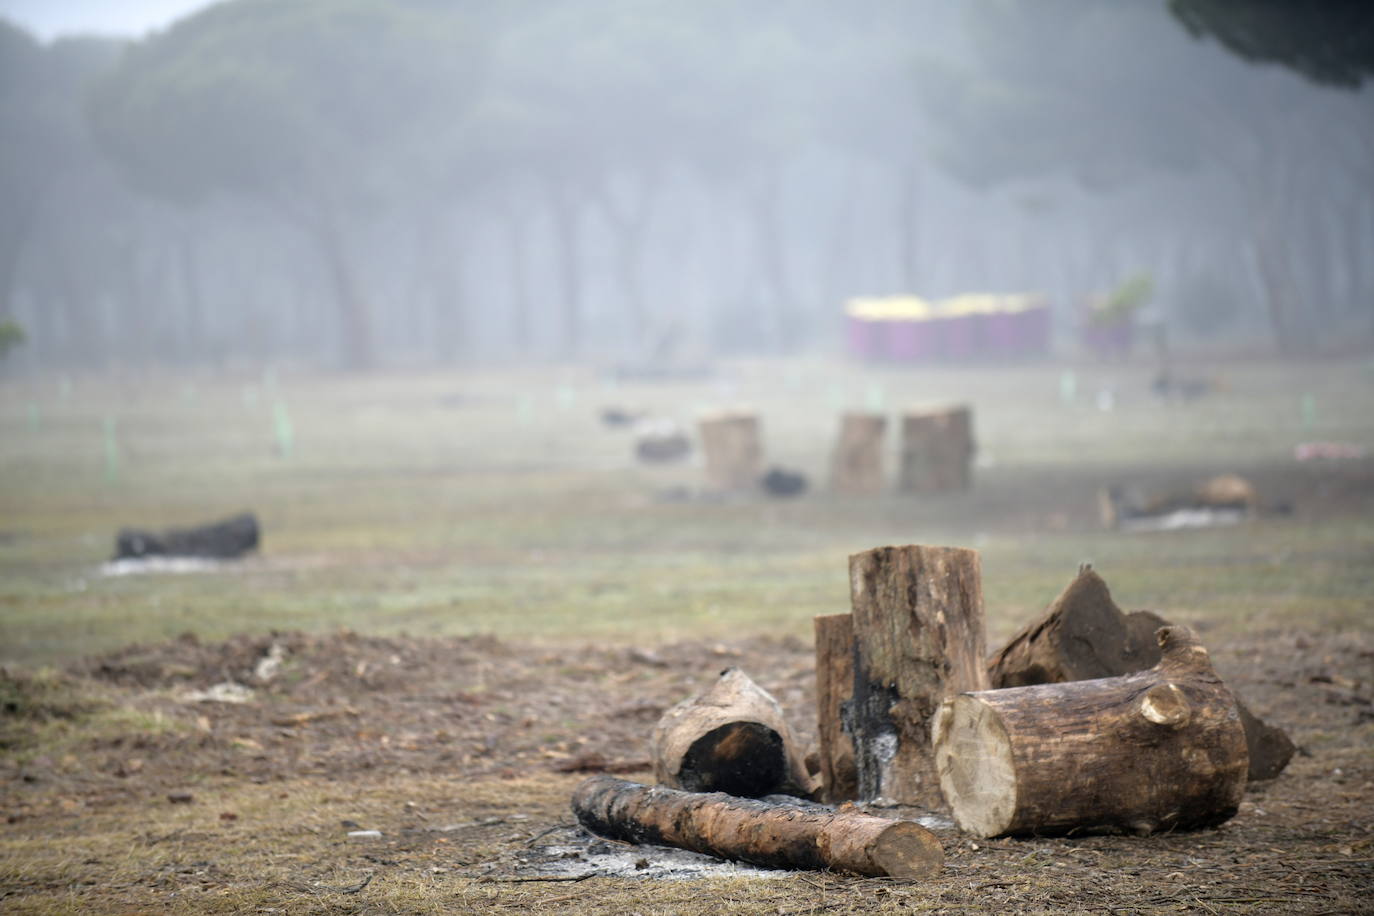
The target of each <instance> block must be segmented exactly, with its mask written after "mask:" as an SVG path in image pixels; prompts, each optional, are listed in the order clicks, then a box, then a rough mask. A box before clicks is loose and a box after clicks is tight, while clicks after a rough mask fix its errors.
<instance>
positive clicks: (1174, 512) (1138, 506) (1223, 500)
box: [1097, 474, 1260, 530]
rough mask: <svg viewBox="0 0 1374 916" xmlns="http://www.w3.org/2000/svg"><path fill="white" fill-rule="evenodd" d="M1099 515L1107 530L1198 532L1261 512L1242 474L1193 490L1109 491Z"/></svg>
mask: <svg viewBox="0 0 1374 916" xmlns="http://www.w3.org/2000/svg"><path fill="white" fill-rule="evenodd" d="M1097 499H1098V511H1099V514H1100V515H1101V518H1102V525H1103V527H1106V528H1129V529H1147V530H1148V529H1160V528H1166V529H1167V528H1196V527H1202V526H1206V525H1223V524H1230V523H1234V522H1238V521H1242V520H1244V519H1247V518H1251V517H1253V516H1254V515H1255V514H1256V513H1258V512H1259V508H1260V506H1259V496H1258V495H1257V494H1256V492H1255V487H1254V485H1253V484H1252V483H1250V481H1248V480H1246V479H1245V478H1244V477H1241V476H1240V475H1238V474H1219V475H1217V476H1216V477H1209V478H1208V479H1206V480H1203V481H1200V482H1198V483H1197V484H1195V485H1194V486H1193V487H1191V488H1187V487H1179V488H1174V489H1151V490H1147V489H1144V488H1142V487H1140V486H1137V485H1125V486H1121V485H1117V486H1110V487H1105V488H1103V489H1102V490H1100V491H1099V492H1098V497H1097Z"/></svg>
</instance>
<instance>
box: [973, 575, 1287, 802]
mask: <svg viewBox="0 0 1374 916" xmlns="http://www.w3.org/2000/svg"><path fill="white" fill-rule="evenodd" d="M1168 625H1169V624H1168V622H1167V621H1166V620H1164V619H1163V618H1161V617H1160V616H1159V615H1157V614H1153V613H1151V612H1150V611H1133V612H1131V613H1130V614H1123V613H1122V612H1121V609H1120V608H1119V607H1117V606H1116V603H1115V602H1114V601H1112V595H1111V592H1110V591H1108V589H1107V583H1106V582H1104V581H1103V580H1102V577H1101V576H1099V575H1098V574H1097V573H1096V572H1094V571H1093V569H1092V568H1091V567H1089V566H1084V567H1082V568H1081V569H1079V571H1078V577H1077V578H1075V579H1074V580H1073V582H1071V583H1069V587H1068V588H1066V589H1064V591H1063V593H1061V594H1060V595H1059V597H1058V598H1056V599H1055V600H1054V602H1053V603H1052V604H1050V606H1049V607H1048V608H1047V609H1046V610H1045V613H1044V614H1042V615H1041V616H1040V617H1039V618H1038V619H1037V620H1034V621H1032V622H1031V623H1030V624H1028V625H1027V626H1025V627H1024V628H1023V629H1022V630H1021V631H1020V632H1019V633H1017V634H1016V635H1015V636H1013V637H1012V638H1011V640H1010V641H1009V642H1008V643H1007V644H1006V645H1005V646H1003V647H1002V648H1001V649H1000V650H998V652H997V653H996V654H994V655H993V656H992V658H991V659H990V660H989V661H988V676H989V679H990V680H991V682H992V686H993V687H1022V686H1025V685H1028V684H1056V683H1062V682H1064V681H1083V680H1088V679H1089V678H1098V677H1115V676H1117V675H1122V674H1130V673H1131V672H1134V671H1141V670H1144V669H1145V668H1149V667H1150V666H1151V665H1154V664H1156V663H1157V662H1158V661H1159V646H1158V644H1157V643H1156V641H1155V638H1154V634H1155V632H1156V631H1157V630H1158V629H1159V628H1160V627H1163V626H1168ZM1236 708H1237V710H1238V711H1239V713H1240V720H1241V724H1242V725H1243V726H1244V727H1245V743H1246V745H1247V747H1248V749H1249V758H1250V768H1249V778H1250V779H1252V780H1255V779H1273V778H1274V777H1275V776H1277V775H1279V773H1281V772H1282V771H1283V768H1284V767H1286V766H1287V765H1288V761H1289V759H1290V758H1292V756H1293V751H1294V750H1295V748H1294V746H1293V742H1292V741H1291V740H1289V738H1288V735H1287V733H1285V732H1284V731H1283V729H1281V728H1277V727H1275V726H1272V725H1267V724H1265V723H1264V722H1263V721H1262V720H1260V719H1259V718H1257V717H1256V716H1255V715H1254V714H1253V713H1252V712H1250V710H1249V709H1248V708H1246V706H1245V704H1244V703H1243V702H1241V700H1240V698H1239V697H1237V698H1236Z"/></svg>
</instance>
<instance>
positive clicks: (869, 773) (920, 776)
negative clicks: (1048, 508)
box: [843, 546, 988, 808]
mask: <svg viewBox="0 0 1374 916" xmlns="http://www.w3.org/2000/svg"><path fill="white" fill-rule="evenodd" d="M849 581H850V589H851V592H850V594H851V599H852V603H853V608H854V644H855V655H854V695H853V698H852V699H851V700H850V702H849V703H848V705H847V706H846V707H845V710H844V713H843V719H844V725H845V730H846V731H847V732H848V733H849V736H850V738H851V740H852V741H853V742H854V758H855V770H856V780H857V790H858V797H859V798H862V799H874V798H879V797H885V798H890V799H892V800H894V801H897V802H901V803H904V804H915V805H923V806H925V807H928V808H939V807H941V806H942V804H943V802H942V799H941V796H940V790H939V780H938V779H937V777H936V774H935V768H934V762H933V760H932V758H931V751H930V727H929V724H930V718H931V717H932V716H933V715H934V714H935V710H936V708H937V707H938V706H939V705H940V702H941V701H942V700H944V699H946V698H947V697H950V696H953V695H955V694H957V693H961V692H963V691H966V690H983V689H986V688H987V686H988V680H987V671H986V669H985V668H984V663H983V656H984V654H985V651H986V650H985V636H984V630H983V591H982V582H981V572H980V563H979V557H978V553H977V552H976V551H973V550H965V549H962V548H958V547H921V546H909V547H879V548H877V549H874V550H870V551H867V552H865V553H860V554H855V555H854V556H851V557H850V558H849Z"/></svg>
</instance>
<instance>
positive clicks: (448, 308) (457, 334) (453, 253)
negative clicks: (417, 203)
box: [419, 208, 471, 363]
mask: <svg viewBox="0 0 1374 916" xmlns="http://www.w3.org/2000/svg"><path fill="white" fill-rule="evenodd" d="M419 233H420V251H421V252H423V255H422V257H423V258H424V265H425V267H424V270H425V274H426V278H427V280H428V286H429V301H430V304H431V307H432V308H433V323H432V325H431V326H432V327H433V329H434V339H433V341H432V344H433V349H434V355H435V356H437V357H438V358H439V360H440V361H442V362H445V363H449V362H452V361H453V360H454V358H455V357H457V356H459V355H460V354H463V353H466V352H468V351H469V350H470V349H471V347H470V341H469V340H468V334H469V332H470V325H469V322H468V315H467V308H466V304H465V302H464V284H463V263H464V253H463V246H462V242H461V241H460V239H459V238H458V235H459V234H458V231H457V229H456V227H455V226H454V223H453V219H452V217H450V216H448V215H446V214H442V213H436V212H435V211H434V210H433V209H432V208H424V209H423V210H422V212H421V216H420V226H419Z"/></svg>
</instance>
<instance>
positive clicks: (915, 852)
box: [572, 776, 944, 878]
mask: <svg viewBox="0 0 1374 916" xmlns="http://www.w3.org/2000/svg"><path fill="white" fill-rule="evenodd" d="M572 810H573V813H574V814H575V815H576V816H577V820H578V822H579V823H581V824H582V826H583V827H585V828H587V829H588V830H590V831H592V832H593V833H597V834H600V835H601V836H604V837H609V838H611V839H615V840H622V841H624V842H627V843H654V844H658V845H661V846H673V847H676V848H679V849H688V850H691V851H692V852H699V853H703V854H705V855H711V856H717V857H719V858H725V859H736V860H739V861H742V862H750V863H753V864H755V865H763V866H766V867H769V868H796V869H834V870H836V871H845V872H853V873H855V874H860V875H871V876H875V877H884V876H887V877H893V878H926V877H930V876H931V875H934V874H935V873H937V872H938V871H939V870H940V868H941V867H942V866H943V865H944V850H943V849H942V848H941V846H940V841H939V840H938V839H937V838H936V837H935V835H934V834H932V833H931V832H930V831H929V830H926V829H925V828H924V827H922V826H920V825H919V824H916V823H914V822H912V821H898V820H888V819H886V818H879V817H872V816H870V815H867V814H859V813H857V812H833V811H828V810H825V809H818V808H817V807H815V806H809V805H808V806H800V805H789V804H780V803H776V802H766V801H754V800H747V799H739V798H731V797H730V796H728V795H725V794H723V793H719V792H716V793H712V794H705V795H703V794H697V793H690V792H678V791H675V790H673V789H665V788H662V787H660V786H642V785H637V784H635V783H632V782H625V781H623V780H620V779H615V778H613V777H610V776H593V777H591V778H589V779H587V780H586V781H585V782H583V783H582V784H581V785H580V786H578V787H577V789H576V790H575V791H574V792H573V796H572Z"/></svg>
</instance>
